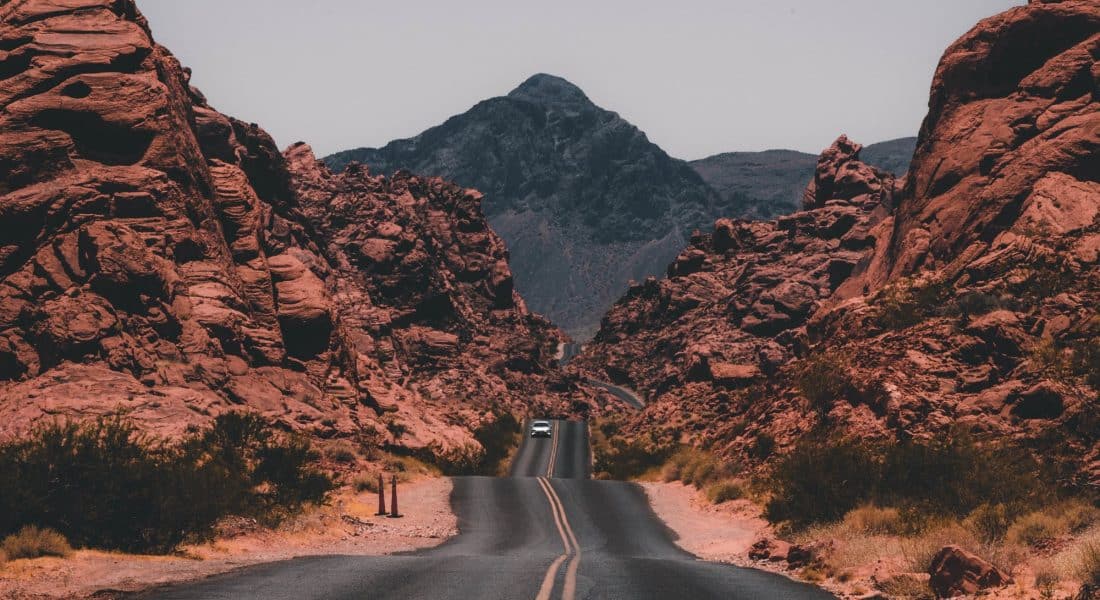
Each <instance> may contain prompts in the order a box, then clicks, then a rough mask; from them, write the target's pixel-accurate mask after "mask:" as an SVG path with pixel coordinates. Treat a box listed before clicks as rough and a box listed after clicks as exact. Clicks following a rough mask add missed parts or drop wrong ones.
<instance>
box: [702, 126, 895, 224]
mask: <svg viewBox="0 0 1100 600" xmlns="http://www.w3.org/2000/svg"><path fill="white" fill-rule="evenodd" d="M916 145H917V138H912V137H909V138H899V139H896V140H890V141H886V142H879V143H877V144H871V145H869V146H866V147H864V148H863V152H861V153H860V157H861V159H862V160H863V161H864V162H865V163H867V164H869V165H872V166H874V167H877V168H879V169H883V170H885V171H889V172H892V173H899V174H900V173H905V171H906V170H907V169H908V168H909V161H910V160H911V159H912V158H913V150H914V149H915V148H916ZM688 164H689V165H691V168H693V169H695V172H696V173H698V174H699V176H700V177H702V178H703V181H705V182H706V183H707V185H709V186H710V187H711V188H712V189H714V191H716V192H717V193H718V194H719V195H720V196H721V197H722V198H723V199H725V200H726V203H727V204H730V205H731V208H732V209H733V210H732V212H730V213H728V214H726V215H725V216H727V217H737V218H743V219H774V218H776V217H780V216H783V215H788V214H790V213H792V212H794V211H796V210H798V209H799V208H801V207H802V192H803V191H804V190H805V189H806V183H807V182H808V181H810V179H812V178H813V176H814V168H815V166H816V165H817V156H815V155H813V154H807V153H805V152H798V151H795V150H766V151H764V152H725V153H722V154H715V155H714V156H708V157H707V158H701V159H699V160H693V161H691V162H689V163H688Z"/></svg>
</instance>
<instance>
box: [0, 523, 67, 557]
mask: <svg viewBox="0 0 1100 600" xmlns="http://www.w3.org/2000/svg"><path fill="white" fill-rule="evenodd" d="M0 550H2V553H0V554H2V556H4V557H6V558H7V559H8V560H16V559H19V558H38V557H39V556H68V555H69V554H71V553H72V551H73V548H72V546H70V545H69V540H66V539H65V536H63V535H61V534H60V533H58V532H56V531H54V530H52V529H41V528H39V527H35V526H34V525H27V526H25V527H23V528H21V529H20V530H19V531H17V532H15V533H13V534H11V535H9V536H7V537H6V538H4V541H2V542H0ZM2 562H4V561H3V560H0V563H2Z"/></svg>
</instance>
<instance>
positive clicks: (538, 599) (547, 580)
mask: <svg viewBox="0 0 1100 600" xmlns="http://www.w3.org/2000/svg"><path fill="white" fill-rule="evenodd" d="M536 481H538V482H539V487H540V488H542V493H543V494H545V495H546V501H547V502H549V503H550V513H551V514H552V515H554V524H555V525H557V527H558V535H559V536H561V545H562V548H563V549H564V550H565V554H562V555H561V556H559V557H557V558H556V559H554V562H553V563H551V564H550V567H549V568H548V569H546V574H545V575H543V576H542V586H541V587H539V593H538V595H537V596H535V600H550V594H552V593H554V579H556V578H557V574H558V569H560V568H561V563H562V561H564V560H565V559H566V557H567V556H568V555H569V554H571V553H572V548H571V547H570V546H569V538H567V537H566V535H565V529H564V528H563V527H562V522H561V517H559V516H558V510H557V506H556V505H555V504H554V497H553V496H552V494H553V490H551V489H548V485H547V484H546V482H545V480H543V478H542V477H538V478H536Z"/></svg>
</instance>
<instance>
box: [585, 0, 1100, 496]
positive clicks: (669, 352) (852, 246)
mask: <svg viewBox="0 0 1100 600" xmlns="http://www.w3.org/2000/svg"><path fill="white" fill-rule="evenodd" d="M1098 57H1100V5H1097V4H1096V3H1095V2H1087V1H1080V0H1068V1H1063V2H1053V3H1047V2H1033V3H1030V4H1028V5H1027V6H1024V7H1018V8H1013V9H1011V10H1009V11H1007V12H1005V13H1003V14H1001V15H998V16H995V17H993V18H990V19H987V20H985V21H983V22H982V23H980V24H979V25H977V26H976V27H975V28H974V29H973V30H972V31H971V32H969V33H968V34H966V35H965V36H963V38H962V39H960V40H959V41H958V42H956V43H955V44H954V45H952V46H951V47H950V48H949V49H948V50H947V53H946V54H945V55H944V58H943V60H942V62H941V64H940V68H939V70H938V72H937V74H936V77H935V80H934V82H933V87H932V93H931V101H930V112H929V115H928V117H927V118H926V119H925V123H924V126H923V128H922V131H921V135H920V138H919V140H918V145H917V152H916V155H915V157H914V159H913V163H912V166H911V168H910V171H909V173H908V175H907V176H906V177H905V178H904V180H902V181H896V180H894V179H893V177H891V176H889V175H888V174H884V173H882V172H881V171H877V170H875V169H873V168H871V167H868V166H867V165H865V164H861V162H860V161H858V145H857V144H854V143H852V142H851V141H849V140H846V139H844V138H842V139H840V140H838V142H837V144H835V145H834V146H833V147H831V148H829V149H828V150H826V151H825V153H823V155H822V157H821V159H820V161H819V163H818V168H817V172H816V175H815V179H814V182H813V183H812V184H811V185H810V187H809V189H808V190H807V194H806V198H805V202H804V204H805V207H806V210H804V211H803V212H800V213H795V214H793V215H790V216H788V217H785V218H783V219H780V220H779V221H777V222H774V223H741V222H737V221H728V220H720V221H719V222H718V223H716V225H715V230H714V232H713V234H710V235H705V236H697V238H696V240H695V241H694V243H693V245H692V247H690V248H689V249H687V250H685V251H684V252H683V253H682V254H681V255H680V257H679V258H678V259H677V261H676V262H675V263H674V264H673V265H672V266H670V270H669V273H670V279H669V280H667V281H662V282H657V281H651V282H647V283H646V284H643V285H641V286H638V287H635V288H633V289H632V290H631V291H630V293H628V295H627V296H626V297H625V298H624V299H623V300H621V301H620V302H619V303H618V304H617V305H616V306H615V308H614V309H613V310H612V311H611V312H610V313H609V315H608V317H607V318H606V319H605V321H604V323H603V328H602V330H601V331H600V333H599V334H598V336H597V339H596V343H595V344H593V345H592V346H591V347H590V348H589V349H588V350H587V352H586V354H585V355H583V356H582V357H580V358H579V359H577V361H576V363H575V364H576V365H577V366H578V368H580V369H582V370H588V371H589V372H590V373H593V374H595V375H597V376H601V375H602V376H610V375H612V374H614V375H616V377H617V379H618V380H619V381H620V382H622V383H626V384H633V386H634V387H635V388H637V389H640V390H642V391H643V392H645V393H646V395H647V397H648V398H650V400H651V404H650V407H649V408H648V409H647V411H646V412H645V413H643V414H642V415H641V416H639V417H638V419H637V421H636V426H637V427H638V428H639V430H644V429H645V428H649V427H662V424H665V423H668V424H670V425H669V426H668V427H666V428H665V431H666V432H668V434H669V435H670V436H672V437H674V438H676V437H679V438H683V439H685V440H687V441H695V442H698V441H700V440H702V441H705V442H709V443H711V444H713V445H714V447H715V448H716V449H718V450H719V451H721V452H724V453H727V454H730V455H740V457H741V458H743V459H745V460H747V461H749V462H752V461H753V460H754V457H756V456H757V453H754V452H753V449H754V447H755V445H756V440H757V439H759V436H761V435H767V436H771V437H773V438H774V439H776V440H777V441H778V442H779V447H780V451H782V448H783V447H784V445H785V444H790V443H793V442H795V441H796V440H797V439H798V438H799V437H800V436H801V435H802V434H803V433H805V432H806V431H808V430H809V429H811V428H812V427H814V426H815V424H816V423H819V422H820V420H821V419H827V420H828V423H829V425H830V427H835V428H836V429H837V430H838V431H840V432H846V433H852V434H855V435H859V436H863V437H879V438H887V439H889V438H892V437H896V436H932V435H942V434H944V433H945V432H947V431H950V430H951V429H953V428H954V427H957V426H960V425H961V426H962V427H963V428H966V429H969V430H971V431H973V432H976V433H978V434H982V435H989V436H993V437H999V438H1002V439H1003V438H1011V439H1015V440H1017V441H1019V442H1020V443H1023V444H1026V445H1030V446H1032V447H1034V448H1035V449H1036V451H1037V452H1040V453H1042V454H1043V455H1044V456H1045V457H1051V456H1055V457H1058V458H1062V459H1064V460H1066V461H1067V462H1069V463H1071V464H1073V465H1075V466H1076V467H1077V472H1078V474H1079V476H1080V477H1081V478H1082V479H1084V480H1089V481H1093V482H1096V481H1100V438H1098V437H1097V436H1096V428H1095V423H1096V415H1097V414H1100V406H1098V405H1097V402H1098V400H1097V390H1096V386H1097V385H1100V384H1098V380H1100V376H1098V374H1097V373H1098V370H1097V365H1096V360H1095V356H1097V352H1098V346H1097V341H1096V340H1097V339H1100V315H1098V313H1097V307H1098V306H1100V280H1098V279H1100V264H1098V253H1097V248H1098V247H1100V241H1098V240H1100V219H1098V211H1100V179H1098V174H1100V162H1098V161H1100V104H1098V98H1100V63H1098V62H1097V61H1098ZM820 356H827V357H831V359H832V360H831V361H830V362H829V363H828V364H829V365H830V366H831V367H835V368H834V369H833V370H834V371H835V372H838V373H839V374H841V375H842V377H843V379H844V380H845V382H846V383H845V385H844V386H843V390H841V391H840V392H838V393H837V395H836V396H837V397H835V398H831V399H829V400H828V401H827V402H826V404H825V406H817V407H813V406H811V405H810V402H809V400H808V399H807V398H805V397H803V393H802V392H801V391H800V388H799V385H798V378H799V374H800V373H803V372H805V371H806V368H807V367H808V366H809V365H811V364H813V362H814V361H815V360H817V358H815V357H820ZM605 364H607V365H610V366H611V367H610V368H605V367H604V365H605ZM712 365H716V366H712ZM730 365H755V366H756V367H757V368H759V370H760V372H761V373H772V374H774V375H775V376H774V378H772V379H770V380H768V381H759V382H758V384H757V385H749V384H747V383H746V382H745V380H744V379H743V378H741V377H732V376H730V374H731V373H735V372H736V373H741V372H745V373H748V372H751V371H750V370H749V369H747V368H745V369H743V370H742V369H741V368H738V369H736V370H734V369H733V368H732V367H731V366H730ZM741 388H743V389H741ZM1052 442H1053V443H1052Z"/></svg>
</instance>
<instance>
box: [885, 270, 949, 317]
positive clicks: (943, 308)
mask: <svg viewBox="0 0 1100 600" xmlns="http://www.w3.org/2000/svg"><path fill="white" fill-rule="evenodd" d="M951 294H952V289H951V286H950V285H949V284H948V283H946V282H944V281H940V280H934V281H926V282H914V281H911V280H908V279H906V280H902V281H899V282H897V283H894V284H892V285H889V286H887V287H886V288H884V289H883V290H882V293H881V294H880V295H879V296H878V298H876V300H875V308H876V313H875V321H876V323H877V324H878V325H879V326H880V327H883V328H885V329H906V328H908V327H912V326H913V325H916V324H918V323H920V322H922V321H924V320H925V319H927V318H929V317H932V316H936V315H940V314H945V312H947V308H948V307H949V306H950V304H949V302H948V300H949V299H950V298H951Z"/></svg>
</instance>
